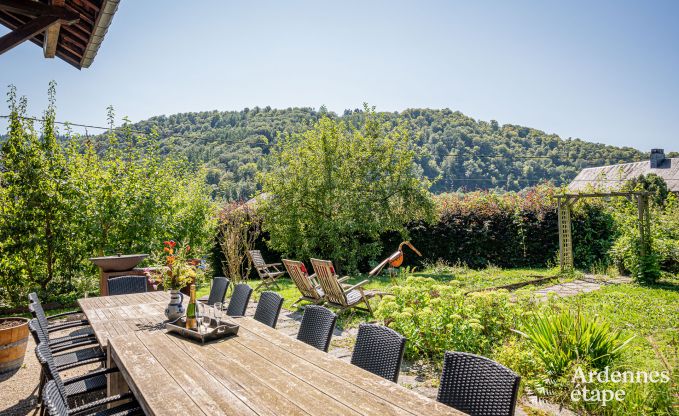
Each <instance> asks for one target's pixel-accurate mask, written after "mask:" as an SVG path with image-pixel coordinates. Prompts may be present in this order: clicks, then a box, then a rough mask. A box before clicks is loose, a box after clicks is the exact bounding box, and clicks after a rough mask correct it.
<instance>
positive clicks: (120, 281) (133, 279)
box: [107, 276, 147, 296]
mask: <svg viewBox="0 0 679 416" xmlns="http://www.w3.org/2000/svg"><path fill="white" fill-rule="evenodd" d="M146 280H147V279H146V277H144V276H119V277H112V278H110V279H108V281H107V285H108V294H109V296H111V295H129V294H132V293H144V292H146Z"/></svg>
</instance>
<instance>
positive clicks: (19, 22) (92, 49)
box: [0, 0, 120, 69]
mask: <svg viewBox="0 0 679 416" xmlns="http://www.w3.org/2000/svg"><path fill="white" fill-rule="evenodd" d="M119 1H120V0H0V23H2V24H3V25H4V26H7V27H8V28H9V29H10V30H11V32H9V33H7V34H6V35H4V36H2V37H0V54H3V53H5V52H7V51H9V50H10V49H12V48H14V47H15V46H17V45H19V44H21V43H23V42H25V41H27V40H29V41H31V42H33V43H35V44H36V45H38V46H40V47H42V49H43V54H44V56H45V58H54V57H55V56H57V57H59V58H61V59H63V60H64V61H66V62H68V63H69V64H71V65H73V66H74V67H76V68H78V69H82V68H88V67H89V66H90V65H91V64H92V62H93V61H94V57H95V56H96V54H97V51H98V50H99V46H100V45H101V43H102V41H103V40H104V35H105V34H106V31H107V30H108V27H109V25H110V24H111V20H112V19H113V15H114V14H115V12H116V10H117V9H118V3H119Z"/></svg>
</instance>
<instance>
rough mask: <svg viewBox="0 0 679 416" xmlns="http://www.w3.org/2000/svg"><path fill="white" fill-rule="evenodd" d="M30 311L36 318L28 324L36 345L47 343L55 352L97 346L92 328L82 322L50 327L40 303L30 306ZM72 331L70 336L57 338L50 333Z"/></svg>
mask: <svg viewBox="0 0 679 416" xmlns="http://www.w3.org/2000/svg"><path fill="white" fill-rule="evenodd" d="M28 309H29V311H31V314H33V316H34V317H35V318H33V319H31V320H30V321H29V322H28V329H29V331H30V332H31V335H32V336H33V339H34V340H35V343H36V344H37V343H38V342H41V341H42V342H45V343H47V344H48V345H49V346H50V348H52V349H53V350H54V352H56V351H57V349H61V350H65V349H69V348H74V347H77V346H81V345H90V344H97V342H96V339H95V337H94V333H93V332H92V327H90V326H86V324H83V323H82V321H77V322H76V321H74V322H71V323H65V324H60V325H49V323H48V320H47V317H46V316H45V312H44V311H43V309H42V306H41V305H40V303H31V304H29V305H28ZM71 329H72V330H73V331H72V332H71V333H70V334H68V335H62V336H57V337H52V336H50V333H54V332H57V331H65V330H71Z"/></svg>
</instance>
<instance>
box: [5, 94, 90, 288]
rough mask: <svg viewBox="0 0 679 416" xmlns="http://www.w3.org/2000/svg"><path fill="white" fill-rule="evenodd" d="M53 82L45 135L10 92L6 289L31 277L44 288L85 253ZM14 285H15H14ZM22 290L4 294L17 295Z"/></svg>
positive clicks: (31, 281) (31, 282)
mask: <svg viewBox="0 0 679 416" xmlns="http://www.w3.org/2000/svg"><path fill="white" fill-rule="evenodd" d="M55 87H56V85H55V83H54V82H52V83H50V87H49V105H48V108H47V111H46V112H45V114H44V120H45V121H44V123H43V128H42V135H41V136H39V135H38V134H37V133H36V131H35V130H34V128H33V125H32V122H30V121H26V119H25V118H24V116H25V112H26V106H27V103H26V100H25V98H22V99H20V100H18V101H17V97H16V90H15V89H14V88H13V87H11V88H10V90H9V93H8V103H9V107H10V123H9V124H10V125H9V137H8V139H7V141H6V142H5V143H4V144H3V146H2V165H3V170H2V173H1V175H0V178H1V179H0V180H1V185H0V189H1V191H0V192H1V194H0V253H1V256H0V257H1V259H0V264H1V265H2V273H1V276H0V279H1V280H3V281H5V282H7V286H5V284H3V285H2V286H3V287H5V288H10V287H17V284H18V283H19V282H23V281H28V282H29V285H30V286H39V287H40V288H42V289H45V288H46V287H47V285H48V284H49V283H50V282H51V281H52V280H53V279H55V277H57V276H62V277H68V276H70V273H72V272H73V270H74V269H75V268H77V266H76V265H77V264H78V263H79V262H80V260H81V259H82V256H83V255H84V254H86V253H82V250H81V249H82V238H81V237H82V230H81V228H80V227H79V225H80V224H79V221H78V218H79V214H78V212H79V209H80V208H81V207H82V206H81V204H80V203H79V201H78V193H79V191H78V189H77V187H76V186H75V184H74V183H72V182H71V181H70V180H69V170H68V165H67V160H66V156H65V152H64V150H63V149H62V148H61V147H60V146H59V144H58V143H57V138H56V132H55V130H54V115H55V107H54V103H55ZM10 285H11V286H10ZM21 294H22V293H21V291H18V292H16V291H11V293H10V291H9V290H8V293H5V294H4V295H5V296H4V297H11V298H14V297H16V296H19V295H21Z"/></svg>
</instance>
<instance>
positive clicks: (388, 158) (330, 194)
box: [260, 111, 433, 270]
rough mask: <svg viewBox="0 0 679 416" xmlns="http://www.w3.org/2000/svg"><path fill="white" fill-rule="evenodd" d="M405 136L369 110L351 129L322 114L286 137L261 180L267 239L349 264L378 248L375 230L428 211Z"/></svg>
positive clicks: (424, 184) (304, 254)
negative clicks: (312, 123) (301, 130)
mask: <svg viewBox="0 0 679 416" xmlns="http://www.w3.org/2000/svg"><path fill="white" fill-rule="evenodd" d="M410 140H411V139H410V136H409V134H408V131H407V130H406V129H405V128H403V127H399V126H396V127H394V126H391V125H390V124H388V123H386V122H385V121H384V120H383V119H382V118H381V117H379V116H377V115H376V114H375V113H374V112H373V111H369V112H367V113H366V118H365V120H364V123H363V124H361V125H360V126H358V127H356V126H352V125H349V124H347V123H344V122H341V121H335V120H332V119H330V118H327V117H323V118H321V120H320V121H319V122H318V123H317V124H316V125H315V126H314V128H313V129H312V130H309V131H307V132H305V133H303V134H301V135H296V136H290V137H287V138H286V139H285V140H284V141H282V142H281V146H280V148H279V149H278V150H277V151H276V152H275V153H274V154H272V158H271V160H272V161H271V169H270V170H269V171H268V172H267V173H266V174H265V175H264V176H263V179H262V182H263V187H262V190H263V195H262V198H261V201H260V204H261V206H260V208H261V214H262V216H263V219H264V222H263V229H264V230H265V231H267V232H269V235H270V240H269V245H270V246H271V247H272V248H273V249H275V250H278V251H280V252H282V253H284V254H286V255H291V256H294V257H296V258H301V259H308V258H310V257H320V258H328V259H332V260H333V261H335V262H336V264H337V266H339V267H341V268H343V269H345V270H355V269H356V267H357V264H358V262H359V261H361V260H362V259H365V258H374V257H375V256H376V255H377V254H378V253H379V252H380V249H381V245H380V241H379V237H380V235H381V234H383V233H385V232H387V231H399V232H401V231H403V226H404V224H405V223H407V222H408V221H412V220H415V219H419V218H427V217H429V216H431V214H432V212H433V204H432V202H431V198H430V197H429V193H428V191H427V189H428V188H429V183H428V181H427V180H426V179H421V178H420V177H419V175H418V173H417V171H416V169H415V165H414V164H413V158H414V156H415V152H414V150H413V149H412V147H411V142H410Z"/></svg>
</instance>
